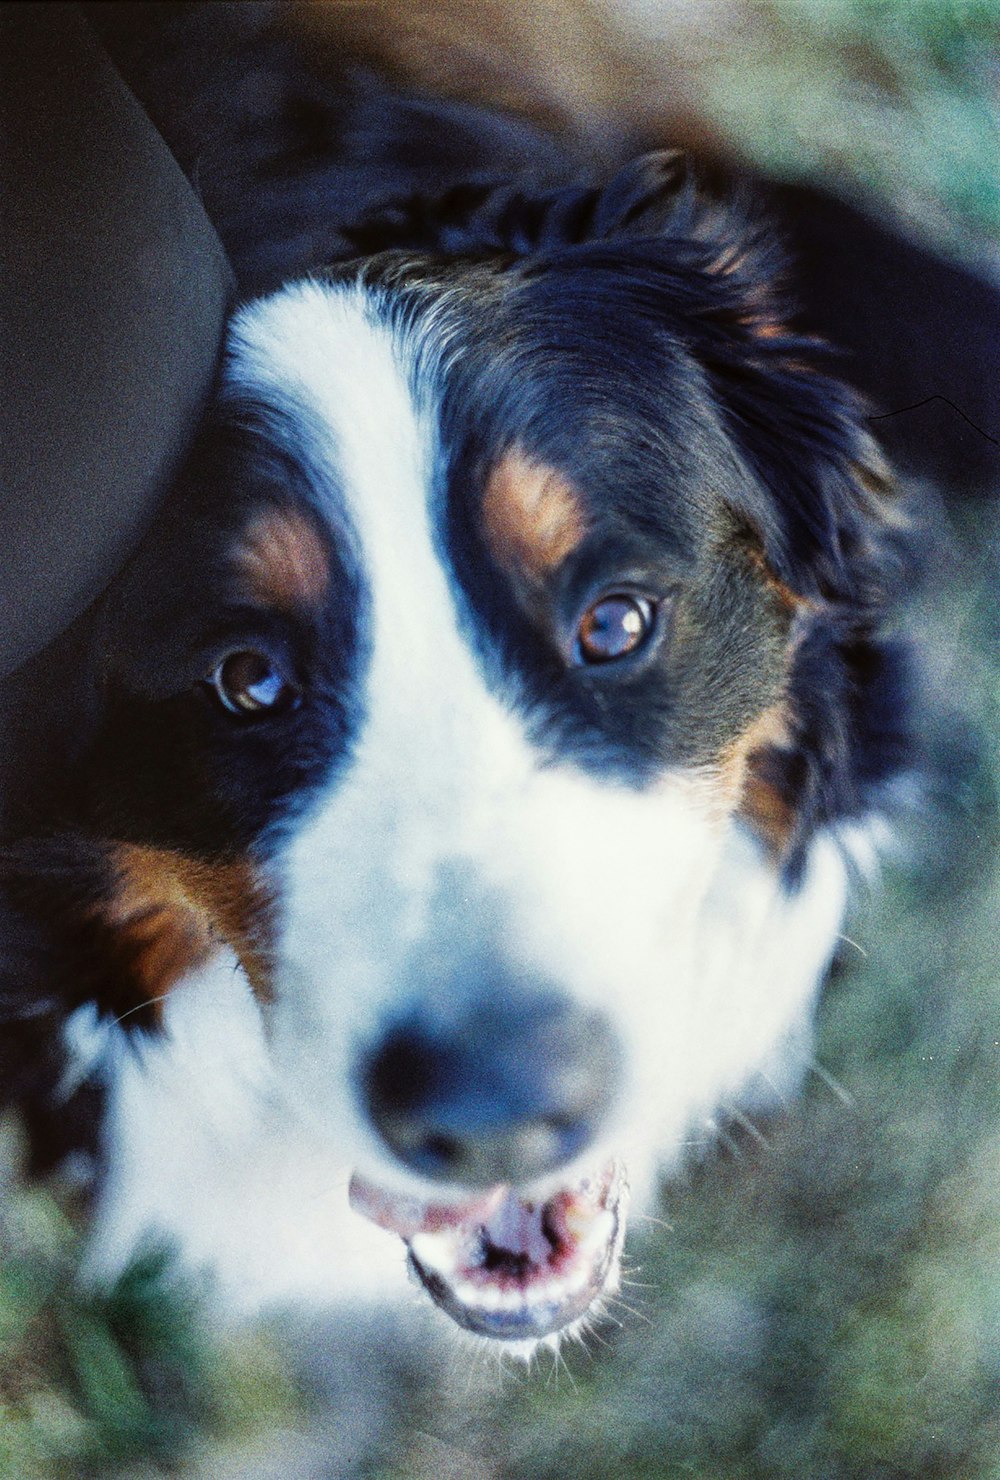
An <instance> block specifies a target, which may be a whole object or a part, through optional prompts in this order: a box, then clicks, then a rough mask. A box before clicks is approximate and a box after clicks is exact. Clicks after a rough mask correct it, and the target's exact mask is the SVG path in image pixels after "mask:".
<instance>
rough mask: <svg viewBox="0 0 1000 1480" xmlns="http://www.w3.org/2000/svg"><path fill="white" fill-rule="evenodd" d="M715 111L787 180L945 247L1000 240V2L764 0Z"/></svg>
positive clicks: (724, 73)
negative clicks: (849, 196)
mask: <svg viewBox="0 0 1000 1480" xmlns="http://www.w3.org/2000/svg"><path fill="white" fill-rule="evenodd" d="M745 13H746V15H747V23H746V24H745V26H743V27H742V28H740V30H739V31H738V33H737V35H736V36H735V37H733V38H728V37H727V38H726V43H725V45H724V46H722V47H720V48H719V49H718V51H717V52H716V53H715V54H714V56H713V57H712V59H711V60H709V59H706V60H705V62H704V72H703V79H704V80H703V85H704V98H705V105H706V108H707V111H708V113H709V115H710V116H711V117H713V118H714V119H715V120H716V121H717V122H718V123H719V124H720V125H721V127H722V128H723V131H724V132H725V134H726V135H727V136H728V137H730V138H732V139H734V140H736V141H738V144H739V147H740V149H741V152H744V153H745V154H746V155H748V156H749V157H750V158H752V159H753V160H754V161H755V162H756V163H757V164H758V165H759V166H761V167H762V168H763V169H764V170H765V171H766V172H767V173H769V174H773V175H777V176H780V177H782V178H784V179H799V180H814V181H819V182H823V183H826V184H827V186H830V185H831V184H833V185H837V184H840V185H841V186H843V185H848V186H852V187H854V188H855V189H856V190H859V191H860V192H861V193H862V194H864V195H867V196H868V197H869V199H874V200H881V201H884V202H886V203H887V204H888V205H889V207H890V208H891V210H892V211H893V213H894V214H896V215H897V216H901V217H903V218H909V219H910V221H911V222H912V223H914V224H915V225H917V226H919V227H920V228H921V229H922V230H923V231H924V232H925V233H927V234H929V235H930V236H932V237H934V238H936V239H937V240H938V241H939V243H940V244H942V245H944V246H946V247H949V246H950V247H952V248H953V249H954V248H955V247H957V246H962V245H966V244H968V243H970V242H973V241H977V242H978V244H979V246H980V247H982V248H983V249H985V250H986V251H987V252H988V254H989V255H990V257H991V259H992V260H993V261H994V263H995V262H996V256H995V248H996V243H997V241H998V239H1000V5H998V3H997V0H771V3H767V0H763V3H758V4H755V5H751V6H748V7H747V8H746V12H745Z"/></svg>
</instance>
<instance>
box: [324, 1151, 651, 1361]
mask: <svg viewBox="0 0 1000 1480" xmlns="http://www.w3.org/2000/svg"><path fill="white" fill-rule="evenodd" d="M350 1199H351V1206H352V1207H353V1208H354V1209H355V1210H356V1211H357V1212H359V1213H363V1214H364V1216H365V1217H367V1218H369V1219H371V1220H372V1222H374V1223H377V1224H378V1225H379V1227H381V1228H387V1229H389V1230H391V1231H392V1232H393V1233H396V1234H398V1235H399V1236H400V1238H402V1239H403V1242H404V1243H405V1244H406V1247H407V1251H408V1254H409V1263H410V1268H411V1269H412V1270H413V1272H414V1274H415V1275H416V1277H417V1279H418V1280H419V1281H420V1283H421V1284H422V1285H423V1287H424V1289H425V1290H426V1291H427V1293H428V1295H430V1297H431V1299H432V1300H433V1301H434V1302H435V1304H436V1305H438V1306H440V1308H441V1309H442V1310H443V1311H444V1312H445V1313H446V1314H447V1315H449V1316H451V1318H452V1320H453V1321H455V1322H457V1324H458V1325H459V1326H461V1327H463V1328H464V1329H465V1330H466V1331H472V1332H474V1333H475V1334H476V1335H477V1336H486V1337H490V1338H491V1339H493V1340H495V1341H539V1340H542V1339H543V1338H544V1337H546V1336H552V1335H554V1334H555V1333H556V1332H559V1331H562V1330H564V1329H565V1328H566V1327H567V1326H569V1325H572V1324H573V1323H574V1322H575V1321H578V1320H580V1319H581V1318H582V1317H583V1316H585V1315H586V1314H587V1312H588V1311H589V1310H590V1309H591V1308H592V1306H594V1304H595V1303H596V1302H597V1301H598V1300H599V1299H600V1297H601V1296H602V1295H604V1294H613V1293H614V1290H615V1289H616V1288H617V1283H618V1273H619V1264H620V1258H621V1247H622V1243H623V1240H624V1236H625V1203H626V1199H627V1186H626V1182H625V1177H624V1173H623V1171H622V1169H621V1167H620V1166H619V1164H618V1163H617V1162H609V1163H608V1164H607V1165H606V1166H605V1167H604V1168H603V1169H602V1170H601V1171H600V1172H599V1173H598V1174H597V1175H592V1176H585V1177H583V1178H582V1179H580V1180H579V1181H578V1182H575V1183H574V1184H572V1185H571V1186H569V1187H565V1188H562V1189H560V1190H559V1191H558V1192H556V1193H555V1194H554V1195H552V1196H551V1197H549V1198H548V1199H546V1200H544V1201H536V1200H534V1199H530V1198H525V1197H522V1196H520V1195H519V1194H518V1193H517V1192H516V1191H515V1190H514V1189H512V1188H510V1187H507V1186H500V1187H495V1188H492V1189H490V1190H489V1191H488V1192H486V1193H484V1194H481V1195H480V1196H478V1197H476V1198H472V1199H468V1200H467V1201H465V1202H461V1203H455V1204H436V1203H429V1202H419V1201H416V1200H415V1199H413V1198H408V1197H404V1196H399V1195H396V1194H393V1193H389V1192H386V1191H384V1190H383V1189H381V1188H379V1187H376V1186H374V1185H373V1184H372V1183H370V1182H367V1181H365V1180H364V1179H363V1178H361V1177H358V1176H357V1175H355V1176H354V1177H353V1178H352V1179H351V1189H350Z"/></svg>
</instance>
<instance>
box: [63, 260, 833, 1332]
mask: <svg viewBox="0 0 1000 1480" xmlns="http://www.w3.org/2000/svg"><path fill="white" fill-rule="evenodd" d="M232 348H233V368H232V373H233V375H234V378H235V381H236V383H237V384H238V385H239V386H240V387H241V388H244V389H245V388H247V387H252V388H253V390H254V391H255V393H256V394H258V395H263V396H265V397H270V398H271V399H272V400H273V401H274V402H275V403H277V404H280V405H281V406H282V408H283V409H284V410H285V411H286V412H290V413H291V414H292V415H293V416H294V417H295V418H296V420H297V422H298V423H299V424H300V425H301V427H302V428H303V435H304V437H305V438H306V439H307V446H306V449H305V450H306V452H307V456H308V460H309V464H310V466H311V468H312V472H313V476H314V478H315V479H316V480H317V482H318V484H319V485H320V486H321V487H322V486H323V485H324V483H325V484H326V485H327V486H328V487H329V488H330V490H331V495H330V497H331V516H333V515H334V513H335V512H336V509H339V507H340V501H341V500H342V499H346V507H347V517H348V519H349V522H350V525H351V527H352V534H353V538H354V539H355V540H356V541H357V544H358V546H359V552H360V558H361V563H362V568H363V570H364V573H365V580H366V582H367V584H368V585H369V587H370V591H371V597H372V611H373V622H374V627H373V631H372V633H371V656H370V664H369V666H368V668H367V671H366V673H365V676H364V680H363V684H364V718H363V722H362V725H361V728H360V731H359V733H358V735H357V738H356V743H355V747H354V750H353V753H352V756H351V759H350V761H349V764H348V765H347V767H346V770H344V771H343V772H342V773H341V774H339V775H338V776H337V778H336V780H335V781H334V782H333V783H332V784H331V786H330V789H329V792H328V794H327V795H326V796H324V797H323V798H322V800H321V802H320V804H319V805H318V807H317V808H316V809H315V810H314V811H313V812H312V813H311V815H310V816H309V818H308V819H307V820H306V821H305V822H304V823H303V824H302V825H301V827H300V830H299V831H298V833H297V835H296V836H295V838H294V839H293V840H292V842H291V843H290V845H289V846H288V849H287V852H286V854H285V855H284V856H283V857H282V858H281V859H280V860H279V862H278V864H277V865H276V876H277V882H278V887H279V891H280V896H281V901H282V919H283V930H282V936H281V939H280V941H279V943H278V960H279V966H278V971H277V975H276V982H275V988H276V1003H275V1007H274V1009H273V1013H272V1014H271V1015H270V1017H269V1021H268V1023H267V1025H266V1031H265V1028H264V1025H263V1024H262V1022H261V1018H260V1014H259V1012H258V1009H257V1008H256V1006H255V1005H254V1004H253V1002H252V1000H251V998H250V995H249V992H248V990H247V988H246V985H245V983H244V981H243V978H242V975H241V974H240V973H239V971H238V970H237V969H235V968H234V963H233V962H232V960H231V959H229V958H228V957H227V956H226V955H225V954H220V955H219V957H218V958H217V959H216V960H215V961H214V962H213V963H212V964H211V965H210V966H209V967H207V968H206V969H205V970H204V971H202V972H200V973H198V974H197V975H196V976H195V977H194V978H192V979H191V980H189V981H187V982H186V983H184V984H183V985H181V986H180V987H178V988H176V989H175V990H174V992H173V993H172V994H171V997H170V999H169V1001H168V1004H167V1009H166V1034H165V1037H164V1039H163V1040H162V1041H160V1042H150V1043H148V1044H145V1045H140V1046H139V1047H138V1048H135V1047H132V1046H130V1045H129V1044H127V1043H126V1042H125V1040H124V1035H123V1034H121V1032H120V1030H116V1031H114V1032H112V1033H111V1035H110V1037H109V1038H108V1041H107V1042H106V1043H104V1045H103V1046H100V1047H99V1048H98V1049H97V1052H98V1055H99V1057H100V1060H101V1062H102V1064H103V1066H104V1071H105V1073H106V1076H107V1079H108V1082H109V1085H110V1094H111V1116H110V1127H111V1128H110V1130H109V1148H108V1149H109V1152H110V1164H111V1167H112V1176H111V1179H110V1181H109V1184H108V1189H107V1194H106V1197H105V1201H104V1205H103V1208H102V1211H101V1218H100V1222H99V1227H98V1234H97V1238H96V1242H95V1248H94V1258H93V1265H94V1268H95V1270H98V1269H99V1270H100V1271H101V1272H102V1273H103V1274H107V1273H108V1272H111V1271H113V1270H115V1269H118V1268H120V1267H121V1266H122V1264H123V1263H124V1262H125V1260H126V1259H127V1257H128V1253H129V1251H130V1250H131V1249H132V1248H133V1247H134V1246H135V1245H136V1243H137V1242H138V1241H140V1240H141V1238H142V1237H143V1236H144V1234H147V1233H151V1232H153V1233H158V1234H169V1235H171V1236H173V1237H174V1238H176V1239H177V1240H178V1242H179V1244H180V1246H181V1248H182V1250H183V1257H184V1259H185V1261H186V1264H187V1266H188V1267H191V1268H200V1267H204V1268H206V1269H211V1271H212V1272H213V1275H214V1277H215V1278H216V1279H217V1280H218V1282H219V1288H220V1289H221V1290H222V1291H223V1293H224V1295H225V1299H226V1301H227V1303H228V1304H229V1305H230V1307H232V1308H238V1309H240V1310H249V1309H252V1308H254V1307H256V1306H258V1305H260V1304H267V1303H274V1302H280V1301H284V1300H289V1299H293V1298H296V1297H299V1298H302V1297H304V1298H306V1299H309V1300H311V1301H313V1302H315V1301H317V1300H337V1299H343V1298H348V1297H354V1296H357V1295H358V1294H360V1293H363V1291H364V1290H365V1289H379V1290H380V1291H383V1292H384V1289H385V1285H384V1281H385V1279H386V1278H388V1277H389V1276H388V1275H387V1273H386V1271H387V1269H391V1270H396V1271H398V1272H401V1271H402V1266H403V1252H402V1248H401V1246H400V1245H399V1242H398V1240H396V1239H395V1238H394V1237H393V1236H391V1235H388V1234H383V1233H380V1232H379V1231H378V1230H376V1229H374V1228H373V1227H372V1226H371V1225H369V1224H368V1223H366V1222H363V1221H362V1220H361V1219H360V1217H358V1216H357V1215H355V1214H353V1213H351V1212H350V1210H349V1209H348V1207H347V1183H348V1180H349V1176H350V1173H351V1171H352V1169H355V1168H357V1169H360V1170H361V1171H362V1172H363V1173H364V1174H366V1175H367V1176H369V1177H371V1178H372V1179H373V1180H375V1181H377V1182H378V1183H379V1184H381V1185H382V1186H386V1187H391V1188H396V1189H398V1190H400V1191H412V1192H414V1193H415V1194H416V1195H420V1194H421V1193H423V1194H425V1195H429V1194H430V1192H431V1191H433V1193H434V1195H435V1196H436V1197H437V1198H438V1199H440V1197H441V1195H442V1194H441V1189H440V1187H439V1186H437V1187H433V1188H431V1187H430V1186H422V1185H421V1183H420V1182H419V1181H418V1180H417V1179H416V1178H413V1177H411V1176H410V1175H408V1174H407V1173H406V1172H405V1171H403V1170H402V1169H400V1168H397V1167H396V1166H394V1165H393V1164H392V1163H391V1161H390V1160H389V1159H388V1157H387V1156H386V1154H385V1152H384V1150H383V1148H382V1147H381V1146H380V1144H379V1143H378V1141H377V1140H376V1138H375V1136H374V1134H373V1132H372V1130H371V1129H370V1127H369V1125H368V1124H367V1122H366V1120H365V1117H364V1114H363V1108H362V1106H361V1105H359V1103H358V1100H357V1096H356V1091H355V1078H354V1071H355V1066H356V1063H357V1055H358V1053H359V1051H360V1050H361V1049H362V1048H363V1047H364V1046H365V1045H366V1044H368V1045H370V1044H372V1043H373V1042H374V1041H375V1040H376V1038H377V1035H378V1034H379V1032H380V1031H381V1030H382V1029H383V1027H384V1026H385V1024H386V1023H387V1022H388V1021H389V1020H390V1019H391V1017H392V1014H393V1012H394V1011H395V1010H397V1009H401V1008H404V1007H406V1006H409V1005H411V1004H413V1003H414V1002H416V1001H418V1000H419V1001H420V1002H421V1003H422V1004H424V1006H425V1007H426V1008H427V1010H428V1011H430V1012H432V1013H434V1014H436V1015H437V1016H438V1018H439V1020H441V1021H447V1016H448V1014H449V1012H460V1011H461V1010H462V992H463V991H464V990H465V984H464V979H463V976H462V972H461V969H460V968H461V964H462V962H463V961H468V960H470V959H472V960H474V959H475V958H476V955H477V953H478V954H479V955H480V956H485V955H490V954H492V955H493V956H494V957H496V956H497V955H498V954H499V956H500V957H501V958H502V959H503V961H504V962H505V964H506V966H507V968H508V969H509V970H510V971H511V973H512V974H513V975H515V976H516V975H517V974H518V973H519V972H524V973H527V974H529V975H531V976H536V977H541V978H544V979H547V980H550V981H552V982H554V983H556V984H557V985H558V986H559V987H561V988H562V990H564V991H565V992H566V993H568V994H571V995H573V996H574V997H575V998H576V999H578V1000H580V1001H581V1002H584V1003H587V1004H590V1005H595V1006H600V1007H601V1008H603V1009H604V1011H605V1012H606V1013H607V1014H608V1015H609V1017H610V1018H611V1020H612V1022H613V1024H614V1026H615V1028H616V1030H617V1032H618V1034H619V1036H620V1038H621V1040H622V1043H623V1045H624V1048H625V1054H626V1060H627V1063H628V1065H629V1081H628V1084H627V1087H626V1092H625V1094H624V1096H623V1099H622V1103H621V1105H620V1107H619V1110H618V1114H617V1116H616V1118H615V1121H614V1123H613V1124H612V1125H611V1126H610V1127H609V1128H608V1131H607V1135H606V1137H605V1139H604V1141H603V1142H602V1145H601V1147H598V1148H596V1149H595V1148H592V1149H591V1150H590V1151H589V1152H588V1153H587V1155H586V1157H585V1158H584V1159H583V1160H584V1162H587V1163H591V1164H593V1163H594V1162H596V1161H597V1160H598V1158H600V1157H601V1156H602V1155H603V1154H605V1152H607V1151H613V1152H618V1153H622V1154H623V1155H624V1157H625V1159H626V1161H627V1163H628V1166H629V1174H630V1179H631V1181H632V1183H633V1186H638V1187H639V1189H640V1190H641V1192H642V1193H643V1194H644V1195H645V1196H649V1195H650V1193H651V1191H652V1188H653V1186H654V1183H655V1173H656V1170H657V1167H658V1166H659V1165H664V1164H666V1165H668V1166H669V1165H673V1164H675V1163H676V1162H677V1160H678V1158H679V1156H680V1148H681V1147H682V1146H683V1144H684V1142H685V1141H686V1140H687V1139H688V1138H689V1136H690V1134H691V1130H692V1127H693V1126H694V1125H696V1124H698V1123H699V1122H700V1121H701V1120H703V1119H704V1118H705V1117H706V1116H708V1115H710V1114H711V1113H712V1111H713V1110H714V1108H715V1107H716V1106H717V1105H718V1104H719V1103H720V1101H728V1100H730V1099H732V1098H734V1097H739V1096H740V1095H742V1094H747V1093H757V1092H759V1088H760V1085H761V1083H764V1082H768V1083H771V1084H772V1085H773V1086H774V1090H775V1093H781V1092H782V1091H783V1090H784V1089H785V1088H787V1087H788V1085H787V1083H786V1081H788V1080H790V1079H793V1078H794V1077H795V1075H796V1073H798V1072H801V1068H802V1064H801V1059H802V1054H803V1045H804V1044H805V1043H806V1042H807V1041H808V1023H809V1018H810V1013H811V1009H812V1005H813V1001H814V997H815V993H816V990H817V986H818V983H819V981H820V979H821V976H822V973H823V971H824V969H825V966H826V964H827V961H828V959H829V956H830V954H831V952H832V949H833V945H834V942H835V939H836V935H837V931H838V930H839V927H840V921H841V918H842V914H843V908H844V902H845V889H846V868H845V864H844V861H843V858H842V855H841V853H840V851H839V850H838V849H837V847H836V846H835V845H834V843H833V842H832V841H831V840H829V839H820V840H819V841H818V842H817V843H816V844H815V845H814V847H813V849H812V853H811V856H810V860H809V865H808V869H807V874H806V878H805V882H804V884H803V886H802V888H801V890H800V891H799V892H798V893H797V894H796V895H794V896H791V897H788V896H787V895H786V893H785V891H784V890H783V889H782V887H781V886H780V883H779V881H778V879H777V877H776V875H775V873H774V871H773V870H772V868H771V867H770V865H769V864H768V863H767V862H766V860H765V859H764V857H763V855H762V853H761V852H760V851H759V850H758V848H757V846H756V844H755V843H754V842H753V840H752V839H750V838H749V837H748V836H747V835H746V834H744V833H743V832H742V831H741V829H740V828H739V827H738V826H737V825H735V824H733V823H731V822H727V821H726V820H725V819H724V818H723V817H722V816H721V815H720V814H719V812H718V811H717V809H716V808H715V807H714V806H713V804H712V799H711V793H710V790H709V789H708V787H707V783H706V782H705V780H704V778H699V777H691V776H684V775H680V774H668V775H665V776H664V777H663V778H662V779H661V781H660V782H659V783H658V784H656V785H655V786H652V787H649V788H647V789H645V790H642V791H636V790H633V789H631V788H629V787H627V786H625V785H623V784H620V783H616V782H613V781H610V780H602V779H596V778H595V777H594V776H593V775H589V774H586V773H584V772H583V771H582V770H580V769H579V768H577V767H575V766H573V765H572V764H568V763H567V764H562V765H559V764H552V763H551V761H543V758H542V757H541V756H540V755H539V754H538V752H537V751H536V749H535V748H534V747H533V746H532V744H531V743H530V741H529V739H528V736H527V734H526V731H525V726H524V723H523V721H522V719H521V717H520V716H519V714H518V710H517V706H516V702H515V696H514V695H513V694H510V693H505V692H503V691H502V689H499V688H497V687H496V686H495V685H494V684H493V683H492V682H491V681H488V680H487V678H486V677H484V674H483V671H482V668H481V665H480V663H479V662H478V661H477V659H476V657H475V655H474V654H473V652H472V651H471V650H470V647H469V645H468V643H467V641H466V637H465V634H464V631H463V624H462V612H461V609H460V606H459V604H458V602H457V598H456V595H455V591H454V587H453V583H452V582H451V581H450V579H449V575H448V572H447V571H446V570H445V569H444V568H443V566H442V563H441V558H440V555H439V551H438V548H437V546H436V544H435V539H434V533H433V524H432V518H431V513H430V510H429V501H430V499H431V497H432V493H433V475H434V470H435V464H436V457H437V448H436V445H435V426H434V421H433V406H432V404H431V403H432V391H433V356H431V357H430V358H428V359H424V358H421V360H420V363H421V364H422V365H425V366H427V367H429V368H428V369H427V371H426V376H425V380H424V381H423V382H422V384H421V387H420V392H419V394H418V395H417V396H416V397H415V395H414V393H413V392H412V390H411V386H410V381H411V379H412V377H413V366H414V364H415V363H416V357H418V356H423V355H424V354H425V352H426V350H427V345H426V344H421V343H414V342H409V343H407V342H403V341H402V340H401V339H400V337H399V336H398V334H396V333H394V331H392V330H391V328H390V327H389V326H388V324H387V322H386V321H385V319H384V317H380V305H379V302H378V300H377V299H376V298H374V297H372V296H371V295H368V294H366V293H365V292H364V291H363V290H361V289H358V288H354V287H336V288H335V287H330V286H322V285H318V284H304V285H297V286H295V287H293V288H290V289H287V290H285V291H283V292H282V293H280V294H278V295H276V296H275V297H274V298H272V299H271V300H268V301H266V302H264V303H263V304H259V305H256V306H254V307H252V308H250V309H249V310H246V311H245V312H244V313H243V314H242V315H241V316H240V317H239V318H238V320H237V322H236V326H235V329H234V333H233V341H232ZM335 506H336V509H335ZM336 517H337V519H338V520H339V519H340V517H341V516H340V514H339V513H336ZM79 1028H80V1024H79V1023H78V1024H77V1029H78V1030H79ZM77 1036H78V1038H79V1037H80V1036H81V1035H80V1033H79V1031H78V1035H77ZM575 1170H576V1169H573V1168H570V1169H567V1170H565V1171H562V1172H560V1173H559V1175H558V1177H557V1178H554V1179H551V1180H552V1182H553V1185H557V1184H558V1183H561V1182H563V1181H566V1180H568V1179H570V1178H571V1177H572V1176H573V1175H574V1171H575Z"/></svg>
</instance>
